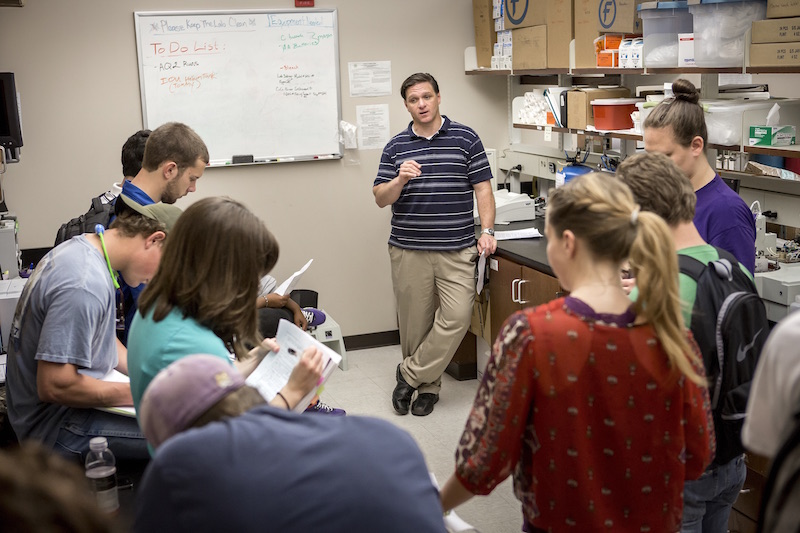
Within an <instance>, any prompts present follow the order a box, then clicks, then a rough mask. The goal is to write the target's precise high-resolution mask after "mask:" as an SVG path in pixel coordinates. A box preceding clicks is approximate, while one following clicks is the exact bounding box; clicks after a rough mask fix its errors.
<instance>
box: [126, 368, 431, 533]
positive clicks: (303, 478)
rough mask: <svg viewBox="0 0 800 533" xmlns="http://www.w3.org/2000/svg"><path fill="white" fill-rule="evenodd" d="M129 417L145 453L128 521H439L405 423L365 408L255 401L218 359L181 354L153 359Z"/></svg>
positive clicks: (198, 528)
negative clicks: (303, 410)
mask: <svg viewBox="0 0 800 533" xmlns="http://www.w3.org/2000/svg"><path fill="white" fill-rule="evenodd" d="M140 418H141V422H142V428H143V431H144V434H145V435H146V436H147V439H148V441H149V442H150V443H151V444H152V446H154V447H155V448H156V453H155V456H154V458H153V460H152V461H151V463H150V465H149V466H148V469H147V471H146V472H145V475H144V478H143V479H142V483H141V485H140V487H139V491H138V494H137V499H138V501H137V510H136V519H135V523H134V528H133V530H134V531H135V532H142V533H145V532H147V533H149V532H151V531H170V532H173V533H181V532H186V533H189V532H191V533H202V532H206V531H208V532H217V531H279V532H281V533H295V532H297V533H301V532H302V533H307V532H311V531H325V532H328V533H352V532H362V531H364V532H372V531H376V532H381V533H407V532H410V531H413V532H414V533H434V532H435V533H444V532H445V527H444V520H443V519H442V509H441V507H440V506H439V501H438V494H437V491H436V488H435V487H434V486H433V483H432V481H431V478H430V476H429V474H428V468H427V467H426V465H425V460H424V458H423V456H422V452H421V451H420V449H419V448H418V447H417V445H416V443H415V442H414V439H412V438H411V436H410V435H409V434H408V433H406V432H405V431H403V430H402V429H399V428H397V427H395V426H394V425H393V424H391V423H389V422H386V421H383V420H379V419H376V418H368V417H361V416H348V417H345V418H336V419H334V418H331V417H327V416H307V415H302V414H297V413H293V412H289V411H287V410H286V409H281V408H276V407H273V406H270V405H266V402H265V400H264V399H263V398H262V397H261V396H260V394H259V393H258V391H257V390H256V389H254V388H252V387H249V386H248V385H246V384H245V382H244V378H243V377H242V376H241V375H240V374H239V373H238V372H236V369H234V368H233V367H231V366H230V365H228V364H226V363H225V361H222V360H221V359H219V358H216V357H213V356H207V355H191V356H188V357H184V358H183V359H181V360H179V361H177V362H175V363H173V364H171V365H170V366H168V367H167V368H166V369H165V370H162V371H161V372H160V373H159V374H158V375H157V376H156V378H155V379H154V380H153V381H152V382H151V383H150V386H149V387H148V388H147V390H146V391H145V393H144V397H143V398H142V403H141V411H140Z"/></svg>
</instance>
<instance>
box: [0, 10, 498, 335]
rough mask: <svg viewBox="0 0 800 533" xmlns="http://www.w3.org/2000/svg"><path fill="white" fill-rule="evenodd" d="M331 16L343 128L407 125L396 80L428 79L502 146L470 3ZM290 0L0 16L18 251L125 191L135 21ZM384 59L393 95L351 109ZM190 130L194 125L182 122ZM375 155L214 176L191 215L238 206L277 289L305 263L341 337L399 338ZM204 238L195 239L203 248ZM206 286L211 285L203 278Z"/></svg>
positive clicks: (8, 182) (308, 279)
mask: <svg viewBox="0 0 800 533" xmlns="http://www.w3.org/2000/svg"><path fill="white" fill-rule="evenodd" d="M316 4H317V6H316V7H319V8H337V9H338V20H339V47H340V65H341V73H340V75H341V79H342V87H341V93H342V115H343V117H342V118H343V119H344V120H346V121H348V122H351V123H355V122H356V116H355V108H356V106H357V105H366V104H378V103H387V104H389V105H390V109H391V116H390V120H391V130H392V132H393V133H396V132H399V131H400V130H401V129H402V128H404V127H405V126H406V124H407V123H408V121H409V116H408V113H407V112H406V111H405V108H404V107H403V103H402V100H401V99H400V96H399V87H400V84H401V83H402V81H403V79H405V77H406V76H408V75H409V74H412V73H414V72H417V71H428V72H431V73H432V74H433V75H434V76H436V78H437V80H438V81H439V84H440V88H441V95H442V106H441V108H442V111H443V113H445V114H447V115H449V116H450V117H451V118H453V119H455V120H458V121H460V122H464V123H466V124H468V125H470V126H472V127H473V128H475V129H476V130H477V131H478V133H479V134H480V135H481V137H482V139H483V141H484V144H485V145H486V146H487V147H495V148H501V147H503V146H507V144H508V134H507V131H508V117H507V111H506V78H505V77H494V76H466V75H464V60H463V58H464V49H465V48H466V47H467V46H472V45H474V34H473V24H472V2H470V1H469V0H447V1H430V0H404V1H402V2H396V1H392V0H372V1H365V0H338V1H319V0H318V1H317V2H316ZM293 5H294V2H292V1H290V0H281V1H274V0H270V1H264V0H259V1H256V0H238V1H237V2H235V3H234V4H229V3H228V2H224V1H222V0H216V1H210V0H191V1H189V0H172V1H170V2H163V1H157V0H137V1H133V0H114V1H108V0H70V1H68V2H65V1H54V0H50V1H47V0H34V1H29V2H26V5H25V7H23V8H0V71H11V72H14V73H16V78H17V89H18V91H19V92H20V93H21V99H22V112H23V128H24V141H25V145H24V147H23V149H22V160H21V162H20V163H18V164H14V165H11V166H10V167H9V171H8V173H7V174H5V176H4V177H3V180H2V188H3V193H4V194H5V198H6V202H7V205H8V207H9V209H10V210H12V211H14V212H16V213H17V215H18V216H19V224H20V231H19V241H20V246H21V247H22V248H38V247H45V246H51V245H52V242H53V238H54V236H55V232H56V230H57V228H58V226H59V225H60V224H61V223H62V222H64V221H66V220H68V219H69V218H71V217H73V216H77V215H78V214H81V213H83V212H84V211H85V210H86V209H87V208H88V206H89V200H90V198H91V197H92V196H95V195H97V194H100V193H101V192H103V191H105V190H107V189H108V187H109V186H110V185H111V183H112V182H113V181H116V180H118V179H119V177H120V174H121V169H120V161H119V158H120V148H121V147H122V143H123V142H124V141H125V139H126V138H127V137H128V136H129V135H130V134H131V133H133V132H135V131H136V130H138V129H140V128H141V127H142V118H141V104H140V95H139V79H138V66H137V59H136V47H135V37H134V25H133V12H134V11H164V10H170V11H173V10H174V11H180V10H197V9H226V8H240V9H247V8H253V9H269V8H275V9H279V8H280V9H287V8H292V7H293ZM376 60H389V61H391V63H392V86H393V88H394V94H393V95H392V96H391V97H375V98H351V97H350V96H349V90H348V85H347V79H348V74H347V64H348V62H349V61H376ZM190 125H191V124H190ZM379 159H380V150H366V151H357V152H355V153H354V154H351V156H350V157H349V158H348V160H346V161H318V162H306V163H289V164H281V165H269V166H263V165H258V166H252V167H239V168H210V169H208V170H207V171H206V173H205V175H204V177H203V178H202V179H201V180H200V181H199V182H198V191H197V192H196V193H194V194H191V195H190V196H189V197H187V198H184V199H183V200H181V201H180V202H179V203H178V205H179V206H180V207H183V208H185V207H186V206H188V205H189V204H190V203H191V202H194V201H196V200H198V199H200V198H202V197H206V196H213V195H229V196H232V197H234V198H237V199H239V200H241V201H243V202H244V203H246V204H247V205H248V206H249V207H250V208H251V209H252V210H253V211H254V212H255V213H256V214H257V215H259V216H261V217H262V218H263V219H264V220H265V221H266V223H267V225H268V226H269V227H270V229H271V230H272V231H273V232H274V233H275V235H276V236H277V237H278V239H279V241H280V244H281V258H280V261H279V263H278V265H277V267H276V268H275V271H274V275H275V276H276V277H277V278H278V279H279V280H282V279H283V278H285V277H286V276H287V275H289V274H290V273H291V272H293V271H294V270H296V269H297V268H299V267H300V266H301V265H302V264H303V263H305V262H306V261H307V260H308V259H309V258H312V257H313V258H314V264H313V265H312V267H311V268H310V269H309V270H308V272H307V273H306V274H305V277H304V279H303V283H302V285H303V286H304V287H306V288H310V289H314V290H317V291H319V293H320V305H321V306H322V307H324V308H326V309H327V310H328V312H330V313H331V314H332V315H333V316H335V317H336V320H337V321H338V322H339V324H340V325H341V327H342V332H343V334H344V335H345V336H348V335H358V334H365V333H374V332H380V331H389V330H394V329H396V328H397V324H396V319H395V311H394V298H393V294H392V288H391V279H390V273H389V260H388V254H387V248H386V242H387V239H388V234H389V220H390V211H389V209H378V207H377V206H376V205H375V203H374V200H373V196H372V192H371V189H372V181H373V178H374V175H375V172H376V170H377V166H378V161H379ZM199 237H200V238H202V236H199ZM209 282H213V280H209Z"/></svg>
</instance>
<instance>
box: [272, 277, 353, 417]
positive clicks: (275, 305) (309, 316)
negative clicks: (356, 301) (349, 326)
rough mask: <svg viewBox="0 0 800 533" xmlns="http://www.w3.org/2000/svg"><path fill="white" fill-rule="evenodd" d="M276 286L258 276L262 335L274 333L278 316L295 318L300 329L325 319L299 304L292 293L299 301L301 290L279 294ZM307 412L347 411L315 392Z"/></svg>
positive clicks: (289, 319) (316, 324)
mask: <svg viewBox="0 0 800 533" xmlns="http://www.w3.org/2000/svg"><path fill="white" fill-rule="evenodd" d="M277 286H278V282H277V281H276V280H275V278H273V277H272V276H270V275H269V274H267V275H266V276H264V277H262V278H261V282H260V284H259V289H258V290H259V295H258V299H257V300H256V307H257V308H258V330H259V332H260V333H261V335H263V336H264V337H265V338H273V337H275V335H276V334H277V332H278V322H280V320H281V319H285V320H288V321H289V322H294V324H295V325H296V326H297V327H299V328H303V330H306V329H308V328H309V327H315V326H318V325H320V324H322V323H323V322H325V313H323V312H322V311H320V310H318V309H313V308H312V307H305V308H301V307H300V303H299V302H298V301H296V300H295V297H297V299H298V300H300V301H302V298H301V296H302V295H301V294H300V292H301V291H292V294H291V295H290V296H291V297H290V296H286V295H280V294H277V293H275V292H273V291H274V290H275V288H276V287H277ZM315 294H316V293H315ZM306 299H308V298H306ZM313 305H316V298H314V302H313ZM306 412H308V413H319V414H324V415H333V416H344V415H346V414H347V412H346V411H345V410H344V409H339V408H337V407H332V406H330V405H328V404H326V403H325V402H323V401H321V400H320V399H319V396H315V397H314V398H313V399H312V401H311V404H310V405H309V406H308V409H306Z"/></svg>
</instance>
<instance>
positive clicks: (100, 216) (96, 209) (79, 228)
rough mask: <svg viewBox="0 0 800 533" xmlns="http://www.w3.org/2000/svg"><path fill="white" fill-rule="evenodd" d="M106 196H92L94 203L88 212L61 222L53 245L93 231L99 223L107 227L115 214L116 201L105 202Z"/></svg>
mask: <svg viewBox="0 0 800 533" xmlns="http://www.w3.org/2000/svg"><path fill="white" fill-rule="evenodd" d="M104 198H106V199H107V197H106V195H105V194H102V195H100V196H98V197H96V198H92V205H91V207H89V210H88V211H87V212H86V213H84V214H82V215H81V216H79V217H76V218H73V219H72V220H70V221H69V222H66V223H64V224H61V227H60V228H58V233H56V242H55V244H54V245H53V246H58V245H59V244H61V243H62V242H64V241H68V240H69V239H71V238H73V237H74V236H76V235H82V234H84V233H91V232H93V231H94V228H95V226H96V225H97V224H102V225H103V227H104V228H107V227H108V224H109V223H110V222H111V218H112V217H113V216H114V202H105V203H104V202H103V199H104Z"/></svg>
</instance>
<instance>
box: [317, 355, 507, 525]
mask: <svg viewBox="0 0 800 533" xmlns="http://www.w3.org/2000/svg"><path fill="white" fill-rule="evenodd" d="M347 356H348V361H349V364H350V368H349V370H347V371H336V372H334V373H333V374H332V375H331V377H330V379H329V380H328V383H327V384H326V385H325V389H324V391H323V393H322V399H323V401H325V402H327V403H328V404H330V405H332V406H335V407H340V408H342V409H345V410H347V414H348V415H366V416H374V417H377V418H383V419H385V420H388V421H390V422H392V423H394V424H395V425H397V426H398V427H400V428H402V429H404V430H406V431H408V433H410V434H411V436H413V437H414V438H415V439H416V441H417V444H419V447H420V448H421V449H422V452H423V454H424V455H425V460H426V461H427V463H428V469H429V470H430V471H432V472H433V473H434V474H436V478H437V479H438V480H439V483H442V484H443V483H444V482H445V481H446V480H447V478H448V477H449V476H450V474H452V472H453V467H454V463H455V459H454V453H455V449H456V445H457V444H458V439H459V438H460V437H461V432H462V430H463V429H464V423H465V422H466V419H467V415H468V414H469V410H470V407H471V406H472V401H473V398H474V396H475V391H476V390H477V387H478V381H477V380H474V379H473V380H468V381H456V380H455V379H453V378H451V377H450V376H449V375H448V374H445V375H444V376H443V377H442V393H441V395H440V397H439V402H438V403H437V404H436V408H435V409H434V411H433V413H431V414H430V415H428V416H425V417H419V416H412V415H411V414H410V413H409V414H407V415H405V416H400V415H397V414H396V413H395V412H394V409H392V403H391V394H392V390H393V389H394V386H395V383H396V382H395V367H396V366H397V363H399V362H400V360H401V355H400V347H399V346H397V345H395V346H387V347H383V348H371V349H365V350H355V351H349V352H347ZM456 512H457V513H458V515H459V516H460V517H461V518H463V519H464V520H465V521H467V522H469V523H470V524H471V525H472V526H473V527H474V528H475V529H476V530H477V531H479V532H480V533H516V532H519V531H521V527H522V511H521V509H520V504H519V501H518V500H517V499H516V498H515V497H514V494H513V491H512V486H511V480H510V479H507V480H506V481H505V482H503V483H502V484H501V485H500V486H498V487H497V488H496V489H495V490H494V492H492V494H490V495H489V496H483V497H475V498H473V499H471V500H470V501H469V502H467V503H466V504H464V505H462V506H460V507H458V508H457V509H456Z"/></svg>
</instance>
